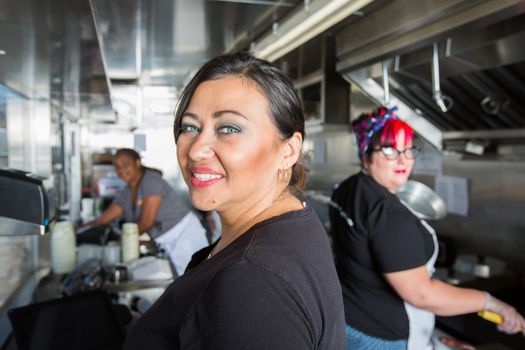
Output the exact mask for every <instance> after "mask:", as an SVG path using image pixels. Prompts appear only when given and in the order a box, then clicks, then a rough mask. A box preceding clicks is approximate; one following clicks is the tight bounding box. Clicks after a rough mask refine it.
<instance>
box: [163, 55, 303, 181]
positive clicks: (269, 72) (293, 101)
mask: <svg viewBox="0 0 525 350" xmlns="http://www.w3.org/2000/svg"><path fill="white" fill-rule="evenodd" d="M227 76H238V77H242V78H246V79H248V80H250V81H252V82H254V83H256V84H257V86H258V87H259V88H260V89H261V91H262V92H263V93H264V95H265V96H266V99H267V100H268V105H269V107H270V111H269V112H270V116H271V118H272V121H273V123H274V124H275V126H276V127H277V130H278V131H279V133H280V135H281V137H282V138H283V139H288V138H290V137H292V136H293V134H294V133H295V132H300V133H301V135H302V137H303V140H304V114H303V110H302V108H301V103H300V101H299V98H298V97H297V94H296V93H295V90H294V88H293V84H292V81H291V80H290V78H288V76H286V74H284V73H283V72H282V71H281V70H279V68H277V67H276V66H274V65H273V64H271V63H269V62H267V61H264V60H261V59H258V58H255V57H254V56H252V55H250V54H249V53H247V52H239V53H235V54H230V55H223V56H218V57H215V58H213V59H211V60H210V61H208V62H207V63H205V64H204V65H203V66H202V67H201V68H200V69H199V71H198V72H197V73H196V74H195V76H194V77H193V78H192V79H191V81H190V82H189V84H188V85H187V86H186V87H185V88H184V90H183V92H182V94H181V96H180V99H179V104H178V107H177V110H176V111H175V124H174V126H173V132H174V135H175V142H176V141H177V139H178V137H179V134H180V128H181V120H182V115H183V113H184V112H185V111H186V109H187V108H188V105H189V103H190V100H191V98H192V96H193V94H194V93H195V90H196V89H197V87H198V86H199V84H201V83H203V82H205V81H209V80H216V79H220V78H224V77H227ZM306 181H307V176H306V171H305V168H304V166H303V160H302V156H301V155H300V156H299V160H298V161H297V163H296V164H294V166H293V167H292V176H291V178H290V183H289V186H290V187H291V188H292V190H295V191H299V190H301V189H303V188H304V186H305V185H306Z"/></svg>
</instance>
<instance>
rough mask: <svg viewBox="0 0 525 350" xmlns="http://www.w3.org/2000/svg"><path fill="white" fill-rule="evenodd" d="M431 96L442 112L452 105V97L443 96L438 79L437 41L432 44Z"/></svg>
mask: <svg viewBox="0 0 525 350" xmlns="http://www.w3.org/2000/svg"><path fill="white" fill-rule="evenodd" d="M431 69H432V98H433V99H434V101H436V104H437V105H438V107H439V109H441V111H442V112H443V113H445V112H447V111H448V110H449V109H450V108H451V107H452V99H451V98H450V97H448V96H443V94H442V92H441V86H440V81H439V47H438V43H437V42H435V43H433V44H432V62H431ZM445 100H446V101H448V102H449V105H448V106H447V104H446V103H445Z"/></svg>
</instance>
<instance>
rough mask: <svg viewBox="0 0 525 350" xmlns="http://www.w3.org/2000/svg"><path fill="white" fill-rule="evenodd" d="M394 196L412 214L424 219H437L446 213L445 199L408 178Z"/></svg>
mask: <svg viewBox="0 0 525 350" xmlns="http://www.w3.org/2000/svg"><path fill="white" fill-rule="evenodd" d="M396 196H397V197H398V198H399V200H400V201H401V203H403V204H404V205H405V206H406V207H407V208H408V209H410V211H412V213H414V215H416V216H417V217H418V218H420V219H424V220H439V219H442V218H444V217H445V216H446V215H447V205H446V204H445V201H444V200H443V199H442V198H441V197H440V196H439V195H438V194H437V193H436V192H434V191H433V190H432V189H431V188H430V187H428V186H426V185H425V184H423V183H421V182H417V181H414V180H409V181H407V183H406V184H405V185H404V186H403V187H401V188H400V189H399V190H398V191H397V192H396Z"/></svg>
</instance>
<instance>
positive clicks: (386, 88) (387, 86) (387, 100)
mask: <svg viewBox="0 0 525 350" xmlns="http://www.w3.org/2000/svg"><path fill="white" fill-rule="evenodd" d="M383 90H384V92H385V106H388V105H389V104H390V84H389V80H388V61H387V60H384V61H383Z"/></svg>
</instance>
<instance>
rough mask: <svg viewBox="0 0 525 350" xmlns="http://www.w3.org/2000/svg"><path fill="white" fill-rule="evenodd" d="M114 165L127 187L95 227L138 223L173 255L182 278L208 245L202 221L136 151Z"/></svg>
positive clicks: (123, 151)
mask: <svg viewBox="0 0 525 350" xmlns="http://www.w3.org/2000/svg"><path fill="white" fill-rule="evenodd" d="M113 164H114V165H115V171H116V172H117V175H118V176H119V177H120V178H121V179H122V180H124V181H125V182H126V183H127V186H126V187H124V189H123V190H122V191H120V192H119V193H118V194H117V196H116V197H115V199H114V200H113V203H111V205H110V206H109V207H108V208H107V209H106V210H105V211H104V212H103V213H102V214H101V216H100V217H99V218H98V219H97V220H95V221H94V222H92V224H95V225H107V224H110V223H111V222H113V221H114V220H117V219H123V220H124V221H126V222H135V223H137V224H138V227H139V232H140V233H144V232H147V233H148V234H149V235H150V236H151V237H152V238H153V239H155V241H156V242H157V243H158V244H159V245H160V246H161V247H162V248H163V249H164V250H165V251H166V252H167V253H168V254H169V255H170V258H171V260H172V263H173V265H174V266H175V268H176V270H177V273H178V274H179V275H181V274H182V273H183V272H184V269H185V268H186V265H187V263H188V262H189V260H190V258H191V255H192V254H193V253H194V252H195V251H196V250H198V249H200V248H202V247H205V246H206V245H207V244H208V241H207V239H206V232H205V229H204V228H203V227H202V225H201V224H200V221H199V219H198V218H197V216H196V215H195V214H194V213H193V212H192V211H191V210H190V209H189V208H188V207H187V206H186V205H185V203H184V202H183V201H182V200H181V199H179V198H178V197H177V194H176V193H175V190H174V189H173V188H172V187H171V186H170V185H169V184H168V183H167V182H166V181H165V180H164V179H163V178H162V176H161V174H160V173H159V172H158V171H156V170H154V169H150V168H148V167H145V166H143V165H142V163H141V160H140V155H139V154H138V153H137V152H136V151H135V150H133V149H130V148H121V149H119V150H118V151H117V153H116V154H115V157H114V159H113Z"/></svg>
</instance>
